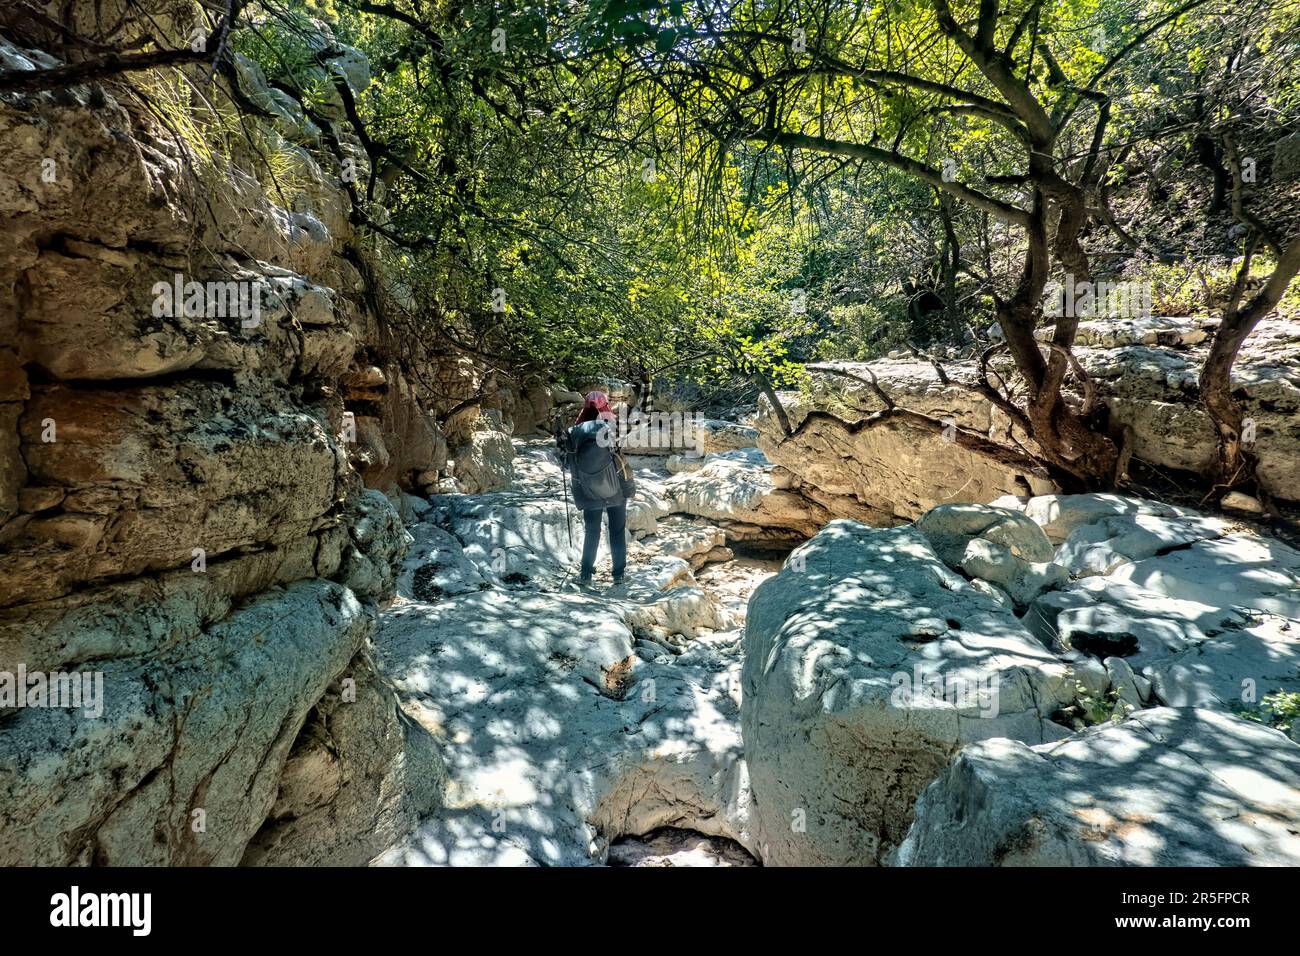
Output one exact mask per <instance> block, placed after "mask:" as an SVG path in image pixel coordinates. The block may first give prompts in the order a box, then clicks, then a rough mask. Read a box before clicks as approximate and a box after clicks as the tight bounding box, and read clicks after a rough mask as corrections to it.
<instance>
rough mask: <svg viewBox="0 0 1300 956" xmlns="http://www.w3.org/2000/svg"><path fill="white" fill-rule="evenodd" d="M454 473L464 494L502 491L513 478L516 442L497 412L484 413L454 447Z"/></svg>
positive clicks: (508, 485)
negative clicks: (495, 413) (463, 438)
mask: <svg viewBox="0 0 1300 956" xmlns="http://www.w3.org/2000/svg"><path fill="white" fill-rule="evenodd" d="M451 454H452V456H453V460H454V461H455V463H456V470H455V477H456V482H457V484H458V485H460V490H461V491H463V492H465V493H466V494H471V495H472V494H479V493H481V492H485V491H502V490H504V489H506V488H509V487H510V485H511V484H512V483H513V481H514V474H515V473H514V465H513V462H514V458H515V446H514V442H512V441H511V440H510V433H509V432H508V431H507V430H506V428H505V426H504V424H503V423H502V421H501V418H500V416H499V415H493V414H489V415H484V416H483V417H481V418H479V419H478V421H477V422H476V423H475V424H474V427H473V429H472V430H471V431H470V433H469V435H468V437H467V438H466V439H465V440H464V442H463V443H462V444H460V445H459V446H457V447H455V448H453V450H452V453H451Z"/></svg>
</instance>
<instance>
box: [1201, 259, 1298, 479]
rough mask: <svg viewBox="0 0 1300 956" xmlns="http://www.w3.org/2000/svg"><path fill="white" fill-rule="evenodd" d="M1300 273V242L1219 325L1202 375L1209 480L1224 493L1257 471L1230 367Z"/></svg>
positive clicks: (1279, 260)
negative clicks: (1211, 436)
mask: <svg viewBox="0 0 1300 956" xmlns="http://www.w3.org/2000/svg"><path fill="white" fill-rule="evenodd" d="M1297 272H1300V238H1297V239H1293V240H1292V241H1291V243H1290V244H1289V245H1287V247H1286V248H1285V249H1283V251H1282V255H1281V257H1280V258H1279V259H1278V263H1277V267H1276V268H1275V269H1274V270H1273V274H1272V275H1271V276H1269V278H1268V281H1267V282H1266V283H1265V284H1264V287H1263V288H1262V289H1260V290H1259V292H1257V293H1256V294H1255V296H1254V297H1253V298H1252V299H1251V300H1250V301H1249V302H1247V303H1246V304H1245V305H1244V306H1242V307H1241V308H1234V309H1230V310H1229V311H1228V313H1227V314H1226V315H1224V317H1223V321H1222V322H1220V323H1219V328H1218V330H1217V331H1216V332H1215V333H1214V341H1213V342H1211V343H1210V354H1209V357H1208V358H1207V359H1206V360H1205V367H1204V368H1202V369H1201V402H1202V404H1204V405H1205V411H1206V412H1207V413H1208V414H1209V416H1210V420H1211V421H1212V422H1214V429H1215V432H1216V433H1217V435H1218V460H1217V462H1216V463H1215V466H1214V473H1213V474H1212V475H1211V477H1212V478H1213V480H1214V482H1215V484H1216V486H1218V487H1219V488H1220V489H1221V490H1223V491H1230V490H1231V489H1232V488H1234V487H1238V486H1241V485H1245V484H1248V483H1249V482H1250V481H1251V480H1252V478H1253V468H1252V463H1251V461H1250V458H1249V456H1248V454H1247V449H1246V448H1245V447H1244V446H1243V442H1242V425H1243V420H1242V412H1241V406H1240V405H1238V404H1237V400H1236V399H1235V398H1233V397H1232V366H1233V363H1234V362H1236V360H1237V353H1238V352H1239V351H1241V345H1242V343H1243V342H1245V341H1246V337H1247V336H1248V335H1250V333H1251V332H1252V331H1254V328H1255V326H1256V325H1258V324H1259V320H1260V319H1262V318H1264V316H1266V315H1268V313H1269V312H1271V311H1273V309H1275V308H1276V307H1277V304H1278V302H1280V301H1281V300H1282V296H1283V295H1284V294H1285V293H1286V290H1287V286H1288V285H1290V284H1291V280H1292V279H1293V278H1295V276H1296V273H1297Z"/></svg>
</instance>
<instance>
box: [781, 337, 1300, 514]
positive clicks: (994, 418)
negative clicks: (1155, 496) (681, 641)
mask: <svg viewBox="0 0 1300 956" xmlns="http://www.w3.org/2000/svg"><path fill="white" fill-rule="evenodd" d="M1213 325H1214V323H1213V321H1211V320H1194V319H1146V320H1132V321H1120V320H1107V321H1098V322H1083V323H1081V324H1080V330H1079V342H1078V345H1077V346H1076V349H1075V352H1076V354H1077V356H1078V358H1079V360H1080V362H1081V363H1082V364H1083V366H1084V367H1085V368H1086V369H1087V371H1088V373H1089V374H1090V375H1091V376H1092V377H1093V378H1094V380H1095V381H1096V383H1097V387H1098V394H1099V395H1100V397H1101V399H1102V401H1104V402H1105V404H1106V405H1107V407H1108V409H1109V412H1110V418H1111V421H1112V423H1114V425H1115V426H1116V428H1125V427H1126V428H1128V429H1131V432H1132V449H1133V454H1134V455H1135V456H1136V457H1138V458H1140V459H1142V460H1143V461H1146V462H1149V463H1151V464H1153V465H1155V466H1157V467H1160V468H1164V469H1176V470H1182V471H1195V472H1200V471H1203V470H1204V469H1205V468H1207V467H1208V466H1209V465H1210V463H1211V462H1212V461H1213V458H1214V450H1215V439H1214V431H1213V428H1212V426H1211V424H1210V421H1209V419H1208V417H1207V416H1206V414H1205V412H1204V410H1203V409H1202V408H1201V406H1200V403H1199V398H1198V396H1197V381H1198V375H1199V368H1200V364H1201V362H1202V361H1203V360H1204V356H1205V350H1206V348H1207V347H1208V338H1209V335H1210V333H1211V332H1212V331H1213ZM945 367H946V371H947V374H948V376H949V379H950V384H948V385H944V384H943V382H942V381H941V380H940V379H939V376H938V373H937V372H936V371H935V369H934V368H933V367H932V366H931V365H930V364H928V363H926V362H924V361H919V360H918V361H908V360H896V359H881V360H877V361H873V362H870V363H865V365H864V364H863V363H834V364H830V365H820V366H819V365H811V366H809V367H808V370H809V371H810V372H811V373H812V376H813V384H812V387H811V390H810V391H809V393H808V394H807V395H800V394H797V393H782V395H781V399H782V402H783V405H784V406H785V410H786V412H787V414H788V415H789V417H790V421H791V424H792V426H793V427H794V435H792V436H788V437H787V436H785V435H783V434H782V432H781V429H780V427H779V425H778V423H777V421H776V418H775V416H774V415H773V414H772V410H771V409H770V408H769V407H768V405H767V402H766V400H763V401H762V402H760V404H759V415H758V417H757V421H756V424H757V427H758V430H759V442H758V443H759V447H760V448H761V449H762V450H763V452H764V453H765V454H766V455H767V457H768V458H769V459H770V460H771V461H772V463H773V464H774V465H775V466H777V468H778V469H782V470H783V471H784V472H786V473H788V475H789V476H790V479H789V484H788V487H790V488H791V489H792V490H795V491H797V492H798V493H800V494H802V495H803V496H804V497H806V498H808V499H809V500H811V501H814V502H816V503H818V504H819V505H821V506H822V507H823V508H825V509H826V510H827V511H829V512H830V513H831V514H832V515H834V516H836V517H846V518H855V519H858V520H863V521H867V522H870V523H873V524H878V525H888V524H895V523H897V522H899V521H910V520H912V519H914V518H916V517H918V516H919V515H921V514H922V513H924V512H926V511H928V510H929V509H931V508H933V507H935V506H937V505H941V504H949V503H962V502H974V503H981V504H987V503H989V502H992V501H993V500H994V499H996V498H998V497H1000V496H1002V495H1011V496H1017V497H1028V496H1042V495H1045V494H1049V493H1051V492H1052V491H1054V490H1055V489H1054V488H1052V487H1051V483H1050V482H1048V481H1047V480H1046V479H1044V478H1043V477H1041V476H1040V475H1038V474H1035V473H1033V471H1032V470H1029V469H1026V468H1025V467H1023V466H1020V465H1018V464H1016V462H1015V460H1014V458H1013V459H1010V460H1009V459H1007V458H1006V456H1005V455H1004V454H1001V453H999V454H997V455H990V454H985V453H981V452H976V451H973V450H970V449H967V448H965V447H964V446H962V445H958V444H956V443H955V442H951V441H947V440H945V436H944V432H945V429H950V428H954V427H955V428H961V429H964V430H969V431H972V432H975V433H978V434H979V435H981V436H984V437H986V438H988V439H991V440H992V441H993V442H996V443H997V444H998V445H999V446H1005V448H1006V449H1007V450H1008V451H1010V450H1012V449H1013V448H1014V445H1015V443H1019V444H1020V445H1023V446H1024V447H1027V448H1030V449H1032V447H1033V446H1032V443H1028V440H1027V438H1026V436H1024V435H1021V434H1018V433H1017V432H1015V430H1014V429H1013V428H1012V427H1011V424H1010V422H1009V421H1008V420H1007V418H1006V416H1005V415H1003V414H1002V413H1001V412H1000V411H999V410H997V409H996V408H994V407H993V406H992V405H991V404H990V403H989V402H987V401H986V400H985V399H984V398H983V397H982V396H980V395H978V394H976V393H974V392H972V391H970V390H969V389H967V388H964V387H962V385H961V384H959V383H960V382H962V381H970V380H972V378H973V375H974V368H973V366H972V365H971V364H970V363H969V362H961V361H956V362H950V363H948V364H947V365H946V366H945ZM846 372H847V373H849V376H853V377H849V376H846V375H844V374H837V373H846ZM1003 372H1004V374H1011V373H1010V371H1008V370H1006V369H1004V370H1003ZM869 373H870V374H874V376H875V378H876V380H877V381H878V383H879V385H880V388H881V389H883V391H884V392H885V393H886V394H888V395H889V396H890V397H891V398H892V399H893V400H894V401H895V402H896V403H897V404H898V405H899V406H901V407H905V408H907V409H910V410H912V411H915V412H919V413H921V414H923V415H926V416H929V417H930V418H932V419H933V420H934V424H933V425H926V424H924V423H920V424H918V423H915V422H913V421H910V420H908V421H904V420H900V419H898V418H890V417H884V418H880V419H872V418H871V416H872V415H873V413H878V412H879V411H880V410H881V409H882V407H883V403H882V402H881V401H880V399H879V397H878V396H877V394H876V393H875V391H874V390H873V389H872V388H871V387H870V386H869V385H868V384H867V382H866V381H865V379H867V378H869V377H870V375H869ZM1297 382H1300V324H1297V323H1294V322H1284V321H1281V320H1270V321H1269V322H1266V323H1263V324H1261V326H1260V328H1259V329H1258V330H1257V331H1256V333H1255V334H1254V335H1252V336H1251V337H1250V338H1249V339H1248V340H1247V342H1246V344H1245V345H1244V346H1243V348H1242V351H1241V354H1240V356H1239V358H1238V360H1237V364H1236V367H1235V368H1234V370H1233V386H1234V390H1235V391H1237V393H1238V394H1240V395H1241V396H1242V398H1241V402H1242V408H1243V411H1244V413H1245V417H1246V418H1247V420H1248V421H1249V422H1250V427H1251V428H1252V431H1251V434H1252V435H1253V436H1254V438H1253V442H1252V444H1251V451H1252V452H1253V453H1254V454H1255V455H1256V456H1257V457H1258V460H1259V468H1258V474H1259V477H1260V480H1261V483H1262V484H1263V485H1264V487H1265V490H1267V491H1268V493H1269V494H1270V495H1273V496H1274V497H1277V498H1283V499H1288V500H1292V501H1295V500H1300V426H1298V425H1297V424H1296V423H1297V422H1300V386H1298V385H1297V384H1296V383H1297ZM1012 439H1014V440H1015V442H1013V441H1012Z"/></svg>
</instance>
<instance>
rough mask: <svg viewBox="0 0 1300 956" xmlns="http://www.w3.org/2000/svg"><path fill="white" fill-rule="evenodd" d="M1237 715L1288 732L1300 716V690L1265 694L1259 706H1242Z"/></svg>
mask: <svg viewBox="0 0 1300 956" xmlns="http://www.w3.org/2000/svg"><path fill="white" fill-rule="evenodd" d="M1237 716H1239V717H1245V718H1246V719H1247V720H1253V721H1255V722H1256V723H1260V724H1267V725H1268V726H1269V727H1272V728H1274V729H1275V730H1280V731H1282V733H1287V732H1289V731H1290V730H1291V727H1292V726H1293V725H1294V723H1295V721H1296V720H1297V719H1298V718H1300V692H1296V691H1284V690H1279V691H1275V692H1274V693H1272V694H1265V695H1264V696H1263V697H1262V698H1260V701H1259V706H1258V707H1242V708H1240V709H1239V710H1238V711H1237Z"/></svg>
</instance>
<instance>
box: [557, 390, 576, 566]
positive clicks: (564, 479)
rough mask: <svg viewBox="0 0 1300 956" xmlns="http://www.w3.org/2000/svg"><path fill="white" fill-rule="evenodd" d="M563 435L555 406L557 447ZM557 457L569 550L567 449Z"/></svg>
mask: <svg viewBox="0 0 1300 956" xmlns="http://www.w3.org/2000/svg"><path fill="white" fill-rule="evenodd" d="M563 435H564V432H563V430H562V429H561V428H560V410H559V409H558V408H557V409H556V410H555V444H556V447H557V448H558V447H559V444H560V442H561V441H563V440H564V439H563V437H562V436H563ZM557 457H559V458H560V488H561V490H562V492H563V494H564V530H565V531H567V532H568V533H569V550H570V551H572V550H573V523H572V522H571V521H570V520H569V476H568V474H566V468H567V467H568V466H567V458H568V449H567V448H566V449H565V454H564V455H562V456H557ZM565 577H568V575H567V574H566V575H565Z"/></svg>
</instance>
